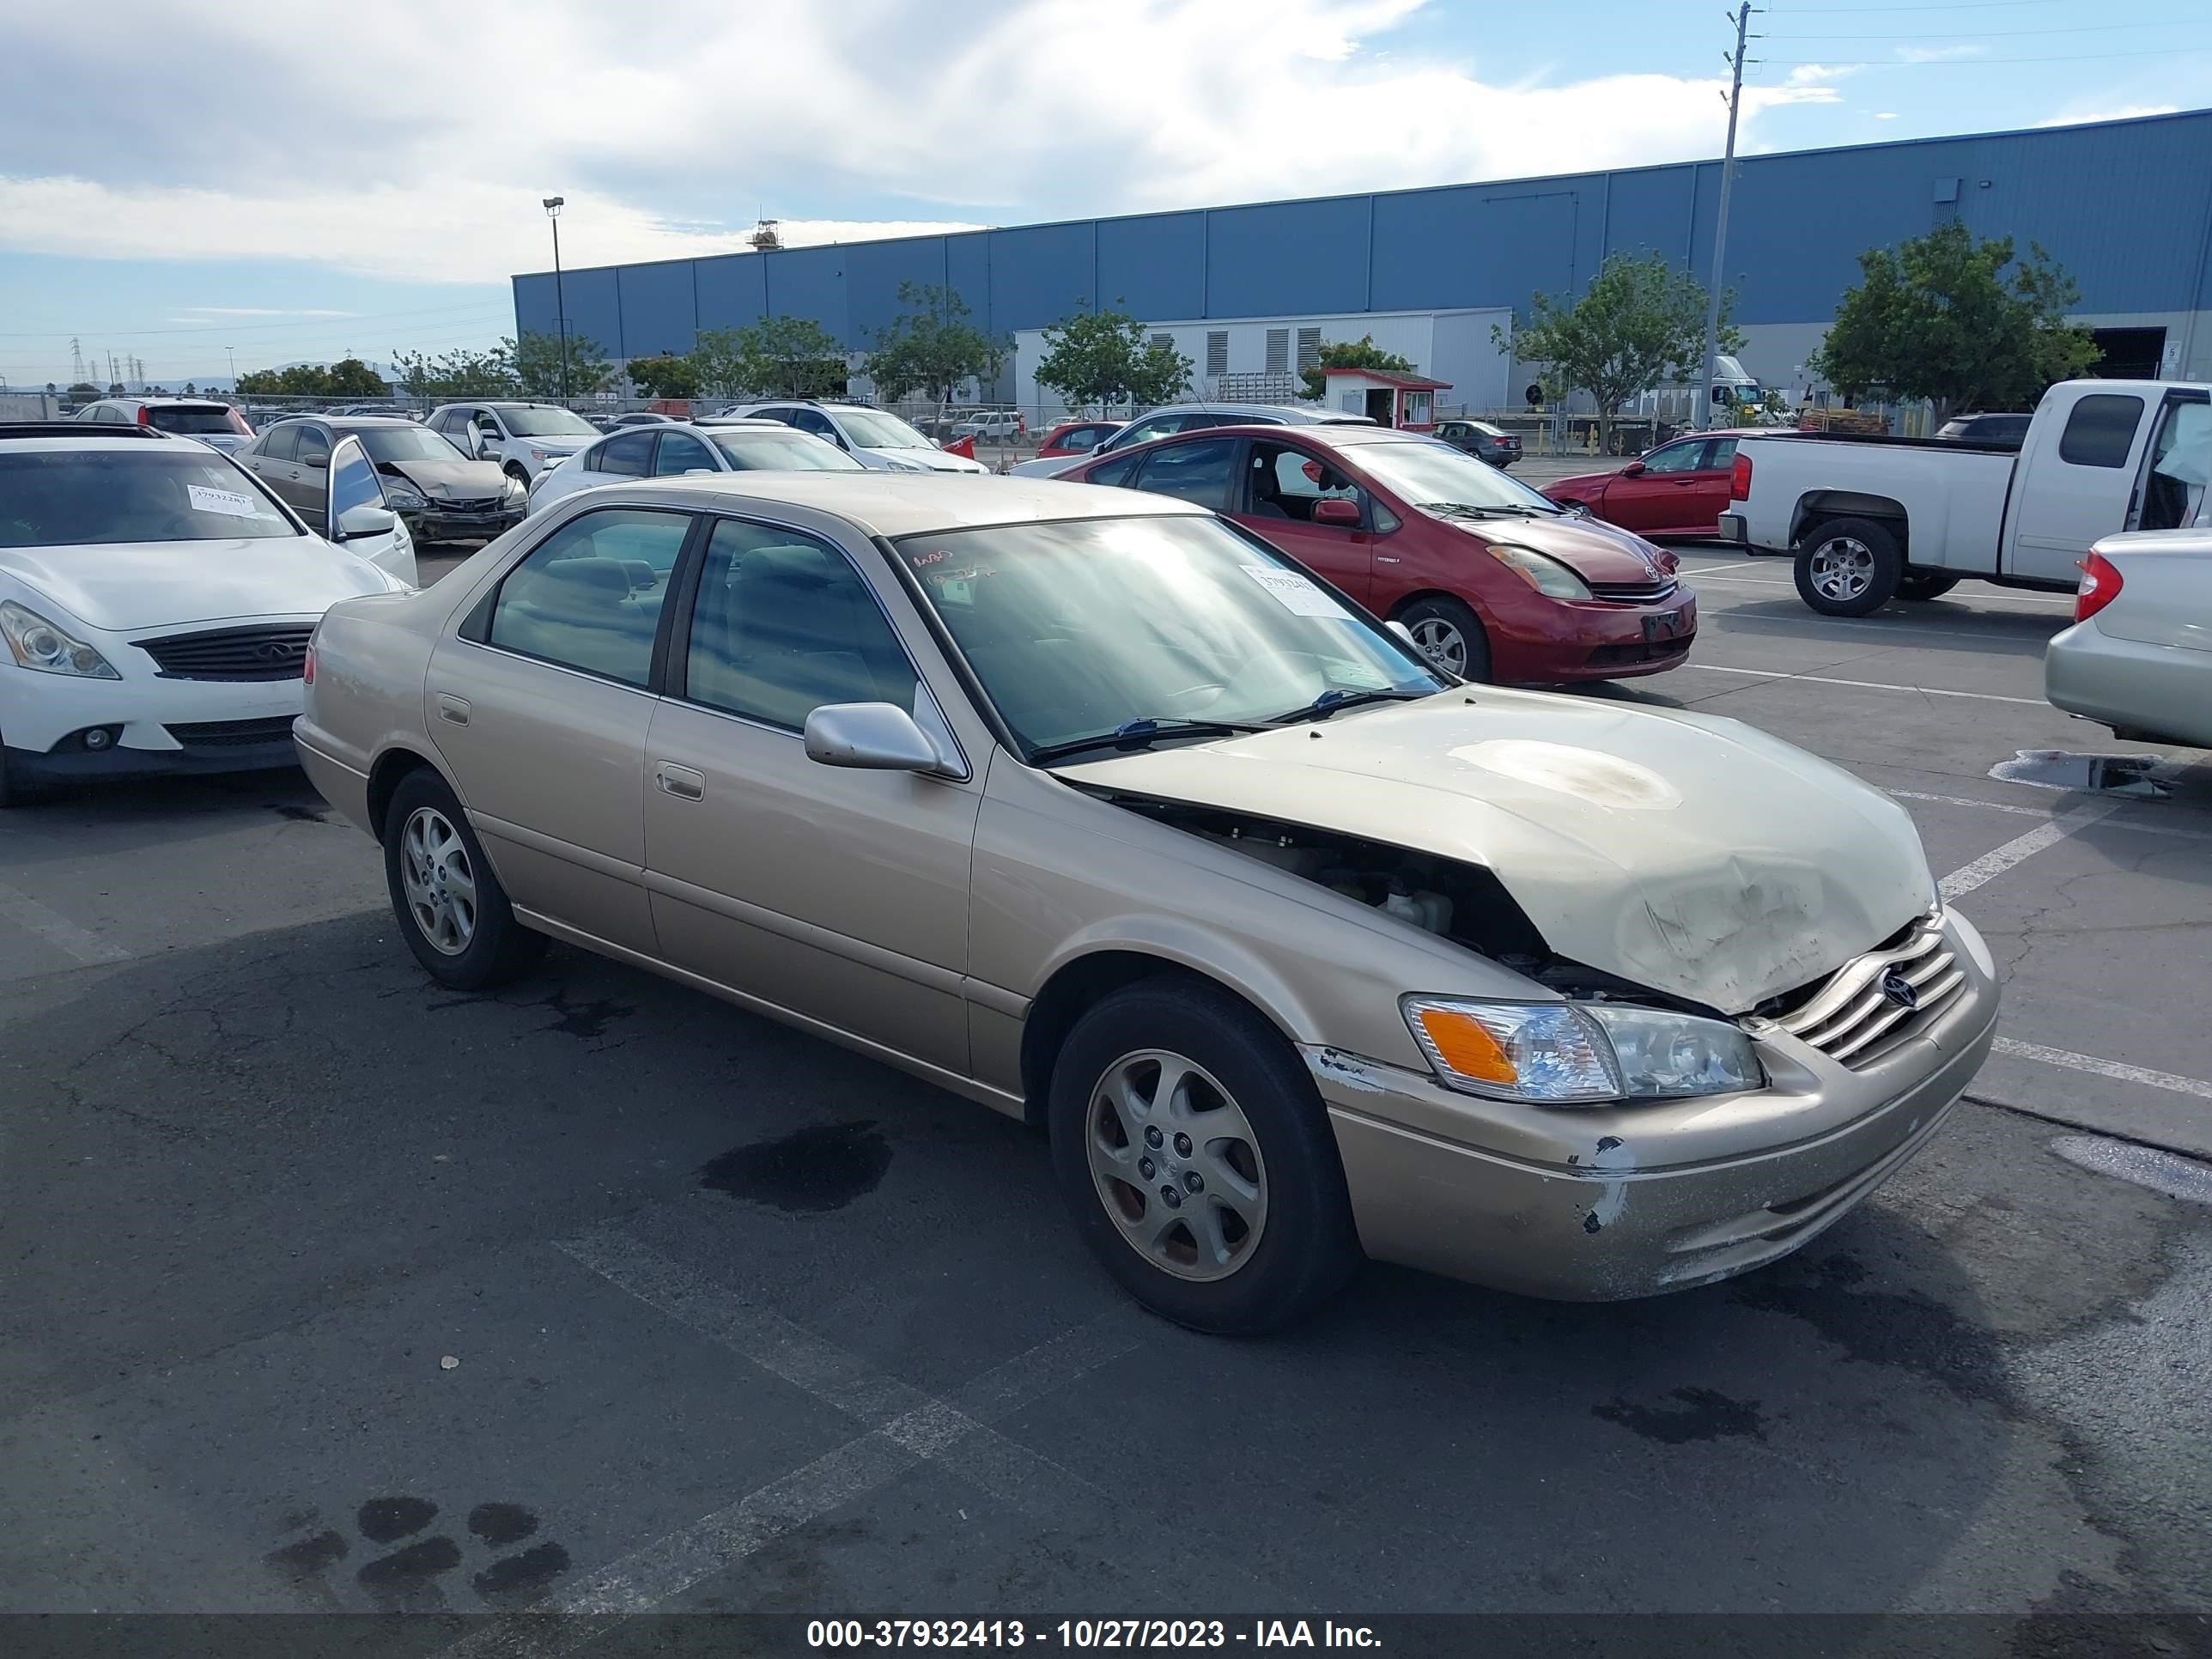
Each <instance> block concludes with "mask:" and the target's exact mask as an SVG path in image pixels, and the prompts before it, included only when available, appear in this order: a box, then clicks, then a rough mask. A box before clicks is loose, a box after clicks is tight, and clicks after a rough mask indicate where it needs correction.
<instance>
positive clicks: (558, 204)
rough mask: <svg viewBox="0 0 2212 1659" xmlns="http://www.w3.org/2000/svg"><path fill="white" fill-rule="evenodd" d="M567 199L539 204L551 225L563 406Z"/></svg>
mask: <svg viewBox="0 0 2212 1659" xmlns="http://www.w3.org/2000/svg"><path fill="white" fill-rule="evenodd" d="M567 201H568V197H565V196H548V197H545V199H544V202H543V203H542V204H540V205H541V206H543V207H544V210H545V216H546V218H548V219H549V220H550V221H551V222H552V224H553V313H554V326H555V327H556V328H558V329H559V330H560V331H561V401H562V403H564V404H565V403H567V402H568V294H567V292H566V291H565V290H564V289H562V286H561V209H562V206H563V205H564V204H566V203H567Z"/></svg>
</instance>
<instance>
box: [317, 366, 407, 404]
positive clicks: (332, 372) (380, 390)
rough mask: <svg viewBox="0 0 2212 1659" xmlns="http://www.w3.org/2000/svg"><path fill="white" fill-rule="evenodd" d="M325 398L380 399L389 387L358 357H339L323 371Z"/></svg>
mask: <svg viewBox="0 0 2212 1659" xmlns="http://www.w3.org/2000/svg"><path fill="white" fill-rule="evenodd" d="M323 378H324V386H325V390H324V391H323V392H321V393H320V394H319V395H321V396H323V397H326V398H381V397H384V396H386V394H387V393H388V392H390V391H391V387H389V386H386V385H385V384H384V376H382V375H381V374H378V373H377V372H376V371H375V370H374V369H373V368H370V367H369V366H368V364H367V363H365V362H362V360H361V359H360V358H358V357H341V358H339V359H338V360H337V362H334V363H332V364H331V366H330V367H329V368H326V369H325V370H324V371H323Z"/></svg>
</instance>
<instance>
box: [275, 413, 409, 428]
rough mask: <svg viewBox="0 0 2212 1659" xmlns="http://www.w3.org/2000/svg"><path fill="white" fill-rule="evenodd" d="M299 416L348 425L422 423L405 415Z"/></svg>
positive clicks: (302, 418)
mask: <svg viewBox="0 0 2212 1659" xmlns="http://www.w3.org/2000/svg"><path fill="white" fill-rule="evenodd" d="M298 418H299V419H301V420H316V421H343V422H345V423H346V425H348V426H419V425H421V424H422V422H419V421H410V420H409V419H408V418H407V417H406V416H404V415H303V416H299V417H298ZM271 424H272V425H273V424H275V422H271Z"/></svg>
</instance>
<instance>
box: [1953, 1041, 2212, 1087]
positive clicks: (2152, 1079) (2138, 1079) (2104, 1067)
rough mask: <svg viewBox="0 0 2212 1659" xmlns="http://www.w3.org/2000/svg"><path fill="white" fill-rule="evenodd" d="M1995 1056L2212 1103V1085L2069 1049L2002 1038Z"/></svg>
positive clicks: (1995, 1047) (1996, 1044) (1995, 1046)
mask: <svg viewBox="0 0 2212 1659" xmlns="http://www.w3.org/2000/svg"><path fill="white" fill-rule="evenodd" d="M1990 1050H1991V1052H1992V1053H1995V1054H2008V1055H2010V1056H2011V1057H2012V1058H2013V1059H2015V1060H2040V1061H2041V1062H2042V1063H2043V1064H2044V1065H2045V1066H2064V1067H2065V1068H2066V1069H2067V1070H2068V1071H2069V1072H2087V1073H2089V1075H2090V1076H2092V1077H2108V1078H2112V1079H2115V1080H2116V1081H2118V1082H2121V1083H2141V1084H2145V1085H2148V1086H2149V1087H2151V1088H2154V1089H2166V1090H2170V1091H2172V1092H2173V1093H2175V1094H2178V1095H2195V1096H2196V1097H2197V1098H2198V1099H2199V1100H2212V1083H2206V1082H2204V1081H2203V1080H2202V1079H2197V1078H2193V1077H2178V1076H2176V1075H2175V1074H2174V1073H2172V1072H2154V1071H2152V1070H2151V1069H2150V1068H2149V1067H2148V1066H2129V1065H2125V1064H2124V1063H2122V1062H2121V1061H2119V1060H2100V1059H2098V1058H2097V1057H2096V1055H2094V1054H2075V1053H2073V1052H2072V1051H2071V1050H2070V1049H2066V1048H2045V1047H2044V1046H2043V1045H2042V1044H2041V1043H2039V1042H2016V1041H2015V1040H2014V1039H2013V1038H2011V1037H2003V1036H2001V1037H1999V1038H1998V1039H1997V1040H1996V1042H1993V1043H1991V1044H1990Z"/></svg>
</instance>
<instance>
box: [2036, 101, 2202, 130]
mask: <svg viewBox="0 0 2212 1659" xmlns="http://www.w3.org/2000/svg"><path fill="white" fill-rule="evenodd" d="M2180 107H2181V106H2180V105H2179V104H2120V105H2116V106H2112V107H2110V108H2106V109H2072V110H2068V111H2066V112H2063V113H2062V114H2058V115H2053V116H2051V117H2050V118H2048V119H2046V120H2042V121H2038V122H2037V123H2036V124H2035V125H2038V126H2039V127H2077V126H2080V125H2081V124H2082V123H2083V122H2085V121H2127V120H2132V119H2133V118H2135V117H2136V116H2138V115H2172V113H2173V112H2175V111H2177V110H2179V108H2180Z"/></svg>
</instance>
